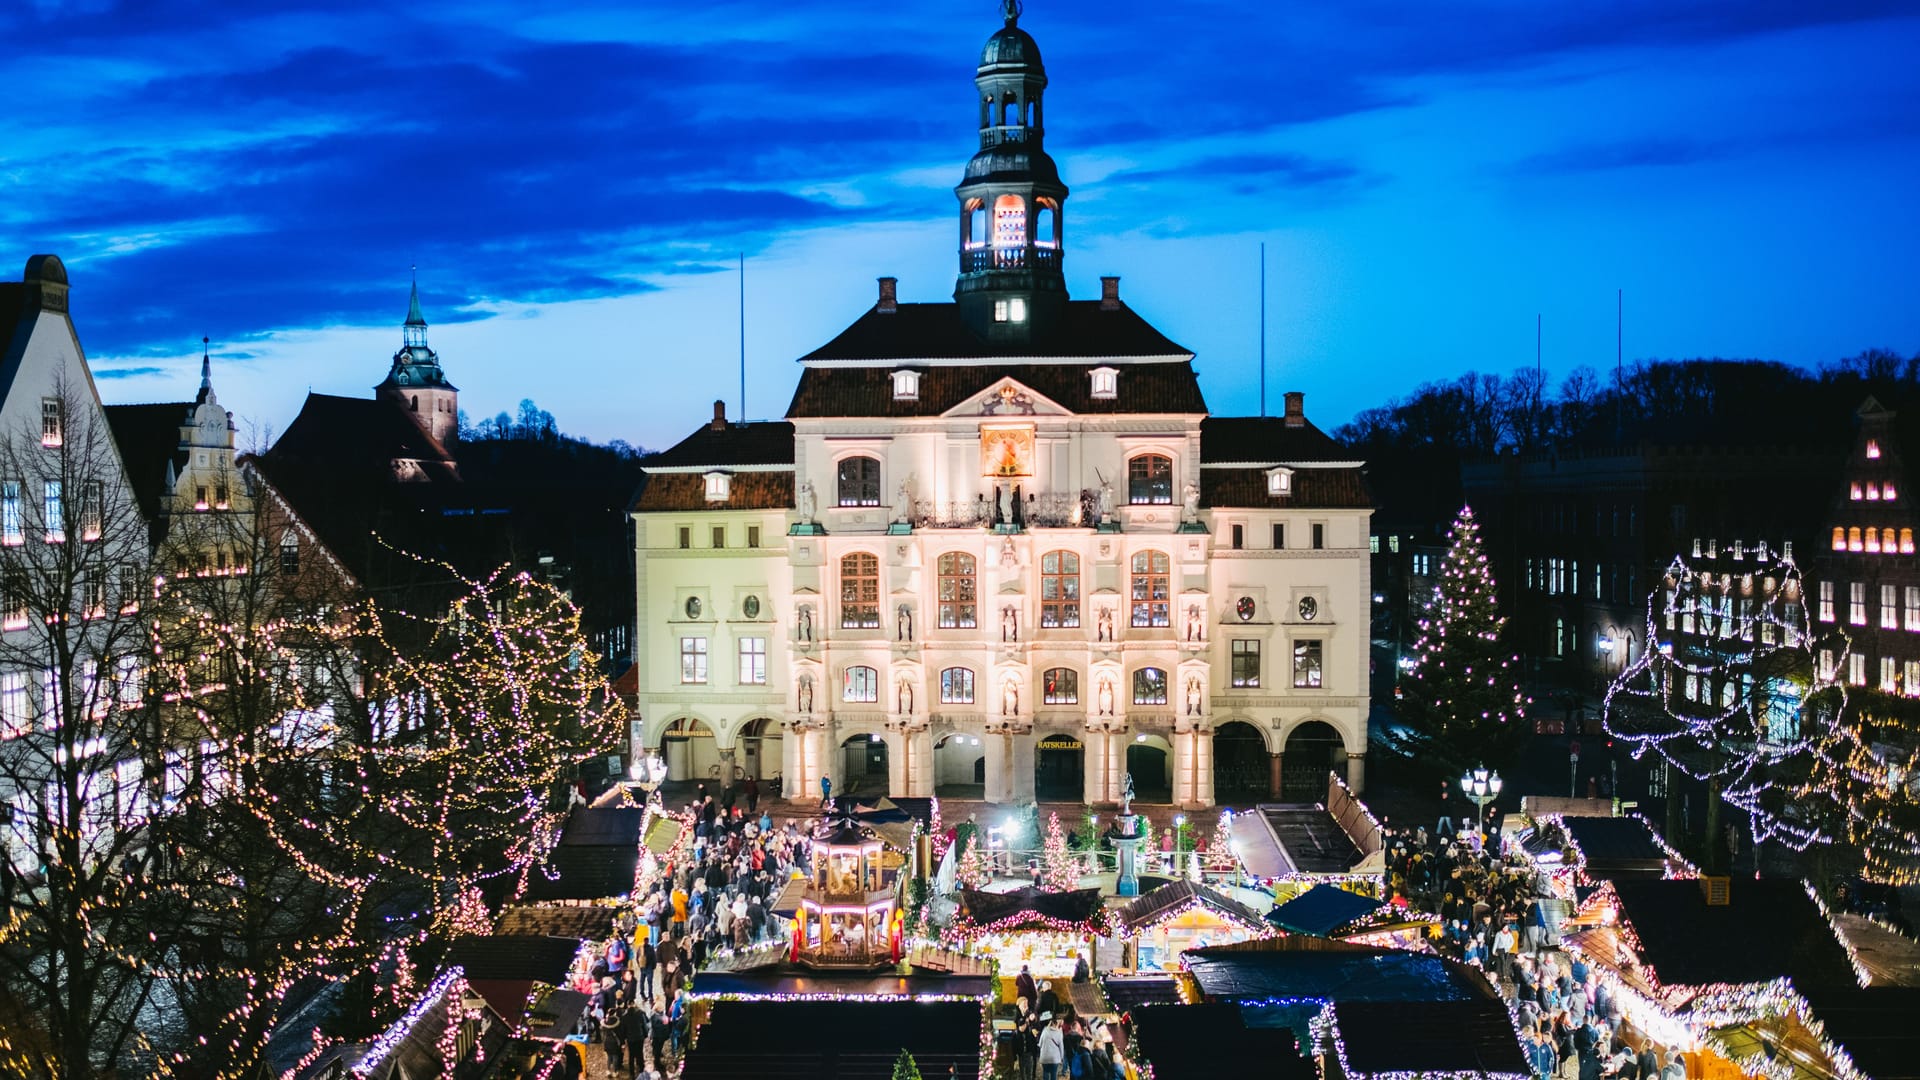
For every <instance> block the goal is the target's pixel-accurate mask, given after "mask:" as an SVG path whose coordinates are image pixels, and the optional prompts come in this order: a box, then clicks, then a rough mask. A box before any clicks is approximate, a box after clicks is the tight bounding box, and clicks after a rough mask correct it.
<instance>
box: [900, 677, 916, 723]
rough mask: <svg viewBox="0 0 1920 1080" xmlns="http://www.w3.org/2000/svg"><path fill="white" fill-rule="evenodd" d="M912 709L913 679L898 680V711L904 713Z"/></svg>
mask: <svg viewBox="0 0 1920 1080" xmlns="http://www.w3.org/2000/svg"><path fill="white" fill-rule="evenodd" d="M912 711H913V680H912V679H901V680H900V713H901V715H903V716H904V715H906V714H907V713H911V712H912Z"/></svg>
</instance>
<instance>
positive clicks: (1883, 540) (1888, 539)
mask: <svg viewBox="0 0 1920 1080" xmlns="http://www.w3.org/2000/svg"><path fill="white" fill-rule="evenodd" d="M1896 549H1897V544H1896V543H1895V541H1894V538H1893V530H1892V529H1881V530H1880V550H1881V551H1883V552H1885V553H1887V554H1888V555H1891V554H1893V553H1894V551H1895V550H1896Z"/></svg>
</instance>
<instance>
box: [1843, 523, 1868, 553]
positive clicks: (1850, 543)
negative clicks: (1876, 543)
mask: <svg viewBox="0 0 1920 1080" xmlns="http://www.w3.org/2000/svg"><path fill="white" fill-rule="evenodd" d="M1847 550H1848V551H1864V550H1866V546H1865V545H1864V544H1862V543H1861V542H1860V526H1858V525H1855V526H1853V527H1852V528H1850V529H1848V530H1847Z"/></svg>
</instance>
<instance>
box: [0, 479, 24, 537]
mask: <svg viewBox="0 0 1920 1080" xmlns="http://www.w3.org/2000/svg"><path fill="white" fill-rule="evenodd" d="M20 488H21V483H20V481H18V480H6V481H0V544H6V545H8V546H10V547H11V546H17V545H19V544H24V543H26V542H27V526H26V520H25V518H24V516H23V515H22V514H21V512H20Z"/></svg>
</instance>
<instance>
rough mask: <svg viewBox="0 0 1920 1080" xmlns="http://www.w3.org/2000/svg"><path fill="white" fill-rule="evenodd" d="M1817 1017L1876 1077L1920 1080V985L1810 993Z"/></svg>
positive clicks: (1809, 1000) (1862, 1068)
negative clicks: (1918, 1022) (1917, 1079)
mask: <svg viewBox="0 0 1920 1080" xmlns="http://www.w3.org/2000/svg"><path fill="white" fill-rule="evenodd" d="M1806 998H1807V1004H1808V1005H1810V1006H1812V1008H1813V1018H1814V1019H1815V1020H1818V1021H1820V1023H1821V1026H1823V1027H1825V1028H1826V1031H1827V1038H1828V1039H1830V1040H1832V1041H1833V1042H1834V1043H1835V1044H1837V1045H1838V1046H1839V1047H1840V1048H1841V1049H1843V1050H1845V1051H1846V1052H1847V1056H1848V1057H1850V1058H1852V1059H1853V1063H1854V1065H1856V1066H1858V1067H1859V1069H1860V1071H1861V1072H1862V1073H1864V1074H1866V1075H1867V1076H1869V1077H1871V1078H1872V1080H1915V1078H1920V1024H1916V1023H1915V1022H1914V1021H1915V1018H1917V1017H1920V988H1913V987H1904V986H1881V987H1873V988H1871V989H1867V990H1820V991H1815V992H1814V993H1812V994H1808V995H1806Z"/></svg>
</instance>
